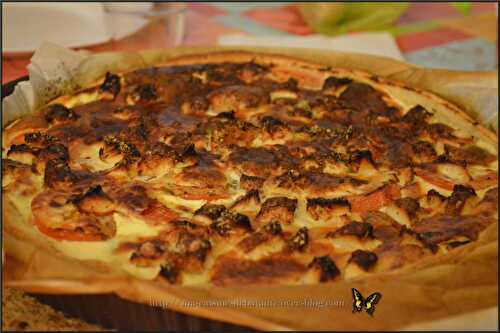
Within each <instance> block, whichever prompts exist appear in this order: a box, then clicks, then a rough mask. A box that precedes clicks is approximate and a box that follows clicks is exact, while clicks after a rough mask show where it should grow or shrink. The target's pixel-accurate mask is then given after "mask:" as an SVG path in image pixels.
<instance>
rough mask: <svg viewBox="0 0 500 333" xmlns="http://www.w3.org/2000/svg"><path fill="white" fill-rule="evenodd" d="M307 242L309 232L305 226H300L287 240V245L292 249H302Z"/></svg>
mask: <svg viewBox="0 0 500 333" xmlns="http://www.w3.org/2000/svg"><path fill="white" fill-rule="evenodd" d="M307 244H309V232H308V229H307V227H302V228H300V229H299V230H298V231H297V232H296V233H295V235H293V237H292V238H290V239H289V240H288V245H289V247H290V249H292V250H298V251H303V250H304V249H305V248H306V246H307Z"/></svg>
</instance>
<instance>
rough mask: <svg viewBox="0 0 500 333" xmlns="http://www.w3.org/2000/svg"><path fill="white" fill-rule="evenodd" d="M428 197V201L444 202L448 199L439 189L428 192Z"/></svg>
mask: <svg viewBox="0 0 500 333" xmlns="http://www.w3.org/2000/svg"><path fill="white" fill-rule="evenodd" d="M426 199H427V202H428V203H430V202H433V201H437V202H442V201H444V200H446V197H445V196H444V195H442V194H441V193H439V192H438V191H436V190H434V189H432V190H429V191H428V192H427V195H426Z"/></svg>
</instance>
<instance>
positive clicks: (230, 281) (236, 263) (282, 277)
mask: <svg viewBox="0 0 500 333" xmlns="http://www.w3.org/2000/svg"><path fill="white" fill-rule="evenodd" d="M306 269H307V267H304V265H303V264H302V263H300V262H299V261H298V260H296V259H293V258H290V257H285V256H269V257H264V258H261V259H259V260H245V259H243V260H242V259H241V258H235V257H233V256H222V257H219V258H218V259H217V261H216V262H215V265H214V268H213V270H212V276H211V282H212V283H213V284H215V285H217V286H226V285H235V284H244V283H267V284H269V283H276V282H281V283H283V282H285V281H287V280H290V279H296V278H298V277H300V275H302V274H303V273H305V271H306Z"/></svg>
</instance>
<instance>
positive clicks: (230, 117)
mask: <svg viewBox="0 0 500 333" xmlns="http://www.w3.org/2000/svg"><path fill="white" fill-rule="evenodd" d="M215 117H216V118H222V119H228V120H235V119H236V117H235V116H234V111H226V112H220V113H217V115H216V116H215Z"/></svg>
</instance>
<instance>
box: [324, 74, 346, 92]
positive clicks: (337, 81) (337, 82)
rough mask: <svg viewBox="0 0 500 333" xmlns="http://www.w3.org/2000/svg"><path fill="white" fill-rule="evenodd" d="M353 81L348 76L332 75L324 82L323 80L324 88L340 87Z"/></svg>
mask: <svg viewBox="0 0 500 333" xmlns="http://www.w3.org/2000/svg"><path fill="white" fill-rule="evenodd" d="M350 83H352V79H349V78H347V77H336V76H330V77H328V78H327V79H326V80H325V81H324V82H323V88H322V89H323V90H327V89H330V88H334V89H337V88H340V87H342V86H345V85H348V84H350Z"/></svg>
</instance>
